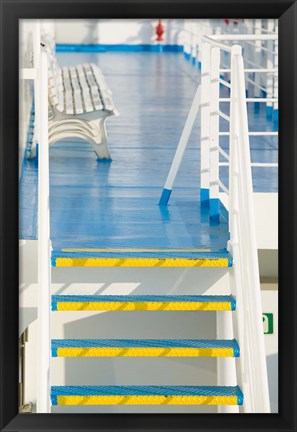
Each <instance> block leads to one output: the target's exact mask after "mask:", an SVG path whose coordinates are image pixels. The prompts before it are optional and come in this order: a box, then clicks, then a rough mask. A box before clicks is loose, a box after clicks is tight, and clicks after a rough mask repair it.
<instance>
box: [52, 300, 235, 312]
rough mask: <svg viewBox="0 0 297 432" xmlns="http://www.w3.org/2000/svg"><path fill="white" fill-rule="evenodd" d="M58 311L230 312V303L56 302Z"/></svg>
mask: <svg viewBox="0 0 297 432" xmlns="http://www.w3.org/2000/svg"><path fill="white" fill-rule="evenodd" d="M57 310H58V311H135V310H145V311H161V310H162V311H164V310H165V311H231V310H232V309H231V303H230V302H168V303H167V302H166V303H165V302H57Z"/></svg>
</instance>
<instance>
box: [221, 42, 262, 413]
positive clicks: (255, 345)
mask: <svg viewBox="0 0 297 432" xmlns="http://www.w3.org/2000/svg"><path fill="white" fill-rule="evenodd" d="M231 62H232V65H231V70H232V72H231V75H232V76H231V82H232V86H231V95H230V96H231V110H230V111H231V112H230V154H229V159H230V167H229V188H230V193H229V226H230V241H229V246H228V247H229V250H230V252H231V254H232V256H233V260H234V265H233V267H232V269H231V270H230V284H231V292H232V293H233V294H235V295H236V303H237V320H234V331H235V334H236V337H238V340H239V345H240V350H241V359H240V362H239V363H240V368H238V369H237V378H238V382H239V384H240V385H241V387H242V390H243V393H244V396H245V406H244V412H253V413H268V412H270V403H269V390H268V379H267V366H266V355H265V344H264V333H263V324H262V307H261V291H260V278H259V268H258V253H257V252H258V251H257V244H256V228H255V214H254V202H253V184H252V170H251V161H250V146H249V133H248V117H247V105H246V100H245V99H246V96H245V80H244V65H243V58H242V55H241V47H240V46H238V45H235V46H233V47H232V58H231Z"/></svg>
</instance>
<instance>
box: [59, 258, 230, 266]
mask: <svg viewBox="0 0 297 432" xmlns="http://www.w3.org/2000/svg"><path fill="white" fill-rule="evenodd" d="M56 267H228V258H200V259H186V258H143V257H141V258H62V257H60V258H56Z"/></svg>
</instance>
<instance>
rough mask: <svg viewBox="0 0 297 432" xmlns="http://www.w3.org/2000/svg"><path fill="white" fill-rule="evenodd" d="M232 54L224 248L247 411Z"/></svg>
mask: <svg viewBox="0 0 297 432" xmlns="http://www.w3.org/2000/svg"><path fill="white" fill-rule="evenodd" d="M235 55H241V47H240V46H238V45H237V46H233V47H232V52H231V83H232V84H231V94H230V98H231V102H230V137H229V158H230V162H229V164H230V165H229V232H230V241H229V243H228V250H229V252H230V253H231V254H232V256H233V262H234V264H233V266H232V267H231V268H230V270H229V279H230V289H231V294H232V295H234V296H235V298H236V311H235V312H234V313H233V314H232V320H233V332H234V337H235V339H236V340H237V341H238V343H239V346H240V357H239V358H238V359H236V375H237V384H238V385H239V386H240V388H241V389H242V391H243V394H244V406H243V407H242V408H240V411H242V412H251V406H250V400H251V397H250V393H249V387H248V383H247V381H246V379H244V377H245V378H246V377H247V371H246V370H245V369H244V365H245V352H246V340H245V337H244V320H243V317H244V309H243V300H242V290H241V289H240V285H238V284H240V277H241V274H242V271H241V266H242V262H241V261H240V257H239V238H238V236H239V233H238V216H239V215H238V209H239V204H238V195H239V189H238V176H239V167H238V147H237V146H238V143H237V139H238V134H239V130H238V118H237V114H238V89H237V74H236V72H235V70H234V69H235Z"/></svg>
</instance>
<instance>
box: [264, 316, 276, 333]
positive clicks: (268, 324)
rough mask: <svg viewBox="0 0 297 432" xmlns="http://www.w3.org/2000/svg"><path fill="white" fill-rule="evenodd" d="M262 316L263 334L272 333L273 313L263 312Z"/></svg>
mask: <svg viewBox="0 0 297 432" xmlns="http://www.w3.org/2000/svg"><path fill="white" fill-rule="evenodd" d="M262 317H263V318H262V319H263V329H264V334H273V314H272V313H263V314H262Z"/></svg>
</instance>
